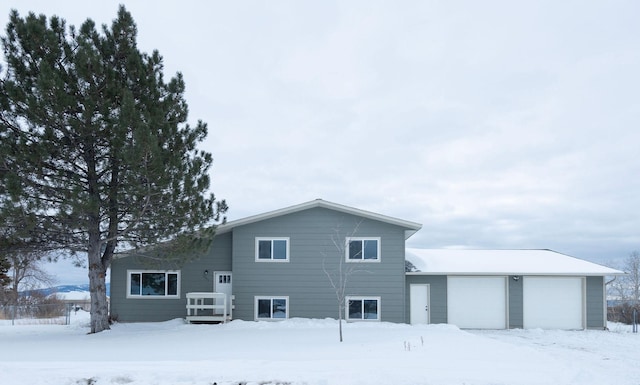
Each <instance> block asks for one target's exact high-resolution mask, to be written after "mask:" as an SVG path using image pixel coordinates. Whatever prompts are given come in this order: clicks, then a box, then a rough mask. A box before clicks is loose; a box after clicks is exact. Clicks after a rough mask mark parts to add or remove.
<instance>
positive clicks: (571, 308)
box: [522, 277, 585, 329]
mask: <svg viewBox="0 0 640 385" xmlns="http://www.w3.org/2000/svg"><path fill="white" fill-rule="evenodd" d="M584 286H585V279H584V278H581V277H524V279H523V287H522V295H523V300H522V304H523V320H524V321H523V323H524V328H525V329H535V328H541V329H584V328H585V319H584V318H585V298H584V292H585V289H584Z"/></svg>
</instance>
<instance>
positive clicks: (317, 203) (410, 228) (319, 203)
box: [216, 199, 422, 239]
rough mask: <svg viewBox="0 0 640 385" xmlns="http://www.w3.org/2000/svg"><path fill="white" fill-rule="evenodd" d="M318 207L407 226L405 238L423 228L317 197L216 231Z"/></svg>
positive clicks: (254, 216)
mask: <svg viewBox="0 0 640 385" xmlns="http://www.w3.org/2000/svg"><path fill="white" fill-rule="evenodd" d="M316 207H321V208H325V209H329V210H335V211H340V212H343V213H346V214H352V215H356V216H360V217H363V218H368V219H372V220H375V221H380V222H385V223H389V224H392V225H396V226H400V227H403V228H405V239H407V238H409V237H410V236H412V235H413V234H415V233H416V232H417V231H418V230H420V229H421V228H422V225H421V224H419V223H416V222H410V221H405V220H403V219H398V218H393V217H388V216H386V215H382V214H376V213H373V212H370V211H365V210H360V209H356V208H353V207H349V206H344V205H340V204H337V203H333V202H329V201H325V200H323V199H315V200H312V201H309V202H305V203H301V204H298V205H295V206H289V207H285V208H283V209H279V210H274V211H269V212H266V213H263V214H258V215H253V216H250V217H246V218H242V219H237V220H235V221H230V222H227V223H225V224H223V225H220V226H218V228H217V230H216V232H217V233H218V234H222V233H226V232H228V231H231V230H232V229H233V228H234V227H238V226H243V225H247V224H251V223H255V222H259V221H263V220H265V219H270V218H275V217H279V216H282V215H287V214H292V213H296V212H299V211H303V210H308V209H312V208H316Z"/></svg>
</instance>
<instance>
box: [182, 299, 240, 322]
mask: <svg viewBox="0 0 640 385" xmlns="http://www.w3.org/2000/svg"><path fill="white" fill-rule="evenodd" d="M229 299H230V300H231V304H230V305H231V306H228V305H229V304H228V303H227V301H228V300H229ZM232 314H233V296H232V295H231V296H228V295H227V294H225V293H213V292H195V293H187V318H186V319H187V322H189V323H191V322H227V321H229V320H231V319H232Z"/></svg>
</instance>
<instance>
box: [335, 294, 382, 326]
mask: <svg viewBox="0 0 640 385" xmlns="http://www.w3.org/2000/svg"><path fill="white" fill-rule="evenodd" d="M350 301H376V302H377V309H378V314H377V318H375V319H371V318H369V319H367V318H364V311H362V312H361V314H362V317H361V318H350V317H349V302H350ZM381 304H382V300H381V298H380V297H375V296H374V297H372V296H356V295H348V296H346V297H345V299H344V305H345V306H344V312H345V314H344V319H345V320H347V321H348V322H379V321H380V320H381V319H382V309H381ZM362 306H364V302H363V303H362ZM363 310H364V309H363Z"/></svg>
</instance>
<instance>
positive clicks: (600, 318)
mask: <svg viewBox="0 0 640 385" xmlns="http://www.w3.org/2000/svg"><path fill="white" fill-rule="evenodd" d="M585 292H586V314H587V328H590V329H603V328H605V327H606V326H607V320H606V319H605V311H604V309H605V298H604V277H587V280H586V288H585Z"/></svg>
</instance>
